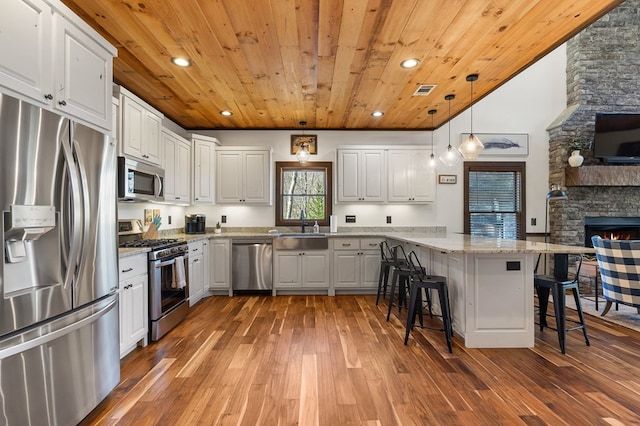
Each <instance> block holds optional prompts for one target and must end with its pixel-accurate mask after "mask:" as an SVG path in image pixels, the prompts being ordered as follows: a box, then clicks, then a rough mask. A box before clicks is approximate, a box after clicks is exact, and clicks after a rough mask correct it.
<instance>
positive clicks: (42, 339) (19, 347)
mask: <svg viewBox="0 0 640 426" xmlns="http://www.w3.org/2000/svg"><path fill="white" fill-rule="evenodd" d="M117 303H118V298H117V297H114V298H113V300H112V301H111V302H109V304H107V305H106V306H105V307H103V308H101V309H100V310H99V311H97V312H94V313H93V314H91V315H89V316H88V317H86V318H82V319H81V320H79V321H76V322H73V323H71V324H69V325H67V326H65V327H62V328H59V329H58V330H55V331H52V332H51V333H47V334H44V335H42V336H38V337H36V338H34V339H31V340H27V341H25V342H21V343H17V344H15V345H13V346H9V347H7V348H4V349H0V360H3V359H5V358H8V357H10V356H13V355H16V354H19V353H21V352H26V351H28V350H29V349H33V348H36V347H38V346H40V345H43V344H45V343H48V342H51V341H53V340H56V339H58V338H60V337H62V336H65V335H67V334H69V333H71V332H73V331H75V330H78V329H79V328H82V327H84V326H85V325H87V324H90V323H92V322H94V321H96V320H97V319H98V318H100V317H102V316H104V315H105V314H106V313H107V312H109V311H110V310H111V309H112V308H113V307H114V306H116V305H117ZM27 333H29V331H27V332H25V334H27ZM16 337H21V336H16Z"/></svg>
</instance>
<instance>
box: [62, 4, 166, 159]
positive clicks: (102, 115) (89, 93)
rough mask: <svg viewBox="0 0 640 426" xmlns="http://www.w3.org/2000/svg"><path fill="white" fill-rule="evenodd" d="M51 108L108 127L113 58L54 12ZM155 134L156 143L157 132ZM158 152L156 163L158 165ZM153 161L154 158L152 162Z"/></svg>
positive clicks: (102, 127) (99, 126)
mask: <svg viewBox="0 0 640 426" xmlns="http://www.w3.org/2000/svg"><path fill="white" fill-rule="evenodd" d="M53 19H54V20H53V25H54V34H56V47H55V49H54V51H55V52H56V64H55V94H54V97H55V98H54V107H55V108H57V109H59V110H60V111H63V112H64V113H66V114H69V115H72V116H73V117H76V118H79V119H80V120H83V121H85V122H88V123H91V124H94V125H95V126H97V127H98V128H100V129H105V130H107V129H110V128H111V87H112V80H113V78H112V72H113V71H112V68H113V67H112V60H113V58H112V55H111V53H110V52H109V51H108V50H107V49H105V48H104V47H102V46H101V45H100V44H99V43H97V42H96V41H95V40H94V39H92V38H91V37H89V36H88V35H87V34H86V33H84V32H83V31H82V30H81V29H79V28H78V27H76V26H75V25H74V24H72V23H71V22H69V21H68V20H67V19H65V18H64V16H61V15H59V14H57V13H55V14H54V18H53ZM159 130H160V129H159V128H158V132H157V133H156V140H159V139H157V138H159V137H160V132H159ZM159 154H160V152H159V151H157V156H156V158H155V160H154V161H155V162H156V163H158V164H159V162H160V161H159V160H160V155H159ZM152 160H153V159H152Z"/></svg>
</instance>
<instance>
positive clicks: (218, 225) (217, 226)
mask: <svg viewBox="0 0 640 426" xmlns="http://www.w3.org/2000/svg"><path fill="white" fill-rule="evenodd" d="M213 232H214V233H215V234H220V233H221V232H222V226H220V222H218V223H216V229H214V230H213Z"/></svg>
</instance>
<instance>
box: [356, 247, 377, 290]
mask: <svg viewBox="0 0 640 426" xmlns="http://www.w3.org/2000/svg"><path fill="white" fill-rule="evenodd" d="M360 253H361V255H360V262H361V265H362V274H361V281H360V286H361V287H370V288H378V277H379V274H380V253H379V252H378V251H373V250H369V251H361V252H360Z"/></svg>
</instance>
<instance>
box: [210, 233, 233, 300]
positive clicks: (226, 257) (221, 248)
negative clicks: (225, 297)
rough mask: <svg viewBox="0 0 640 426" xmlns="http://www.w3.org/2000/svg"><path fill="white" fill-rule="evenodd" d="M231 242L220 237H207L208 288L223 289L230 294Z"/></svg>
mask: <svg viewBox="0 0 640 426" xmlns="http://www.w3.org/2000/svg"><path fill="white" fill-rule="evenodd" d="M230 283H231V243H230V241H229V240H225V239H220V238H211V239H209V289H210V290H211V291H214V292H219V291H220V290H224V291H225V292H228V293H229V295H230V296H231V295H232V293H231V285H230Z"/></svg>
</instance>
